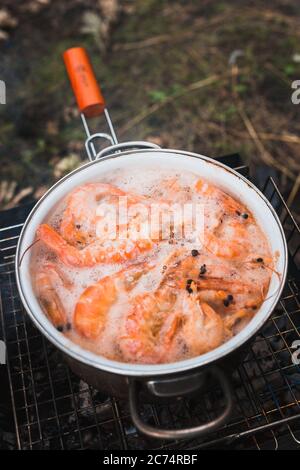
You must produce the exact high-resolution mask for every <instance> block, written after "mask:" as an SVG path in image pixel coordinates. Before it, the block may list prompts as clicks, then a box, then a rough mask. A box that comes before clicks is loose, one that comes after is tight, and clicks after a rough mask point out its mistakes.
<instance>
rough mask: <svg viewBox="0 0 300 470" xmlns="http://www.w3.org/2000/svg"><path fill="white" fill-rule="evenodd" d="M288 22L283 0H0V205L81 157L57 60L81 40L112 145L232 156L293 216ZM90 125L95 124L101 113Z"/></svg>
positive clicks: (34, 192) (294, 44)
mask: <svg viewBox="0 0 300 470" xmlns="http://www.w3.org/2000/svg"><path fill="white" fill-rule="evenodd" d="M1 12H2V13H1ZM3 12H4V13H3ZM3 14H4V16H3ZM299 17H300V7H299V5H298V2H297V1H292V0H274V1H272V2H266V1H259V0H252V1H246V0H244V1H243V2H241V1H229V2H228V1H226V2H225V1H212V0H203V1H201V2H198V1H192V0H188V1H183V0H182V1H179V0H174V1H166V0H132V1H129V0H127V1H120V2H117V0H98V1H93V0H85V1H83V0H73V1H67V0H31V1H28V2H21V1H11V0H10V1H9V0H2V2H1V7H0V51H1V63H0V79H3V80H5V82H6V86H7V104H6V105H0V142H1V148H0V159H1V185H0V204H1V206H0V207H1V208H5V207H10V206H12V205H16V204H18V203H19V202H20V201H23V200H28V198H36V197H39V196H40V195H41V194H42V193H43V192H44V191H45V189H46V188H47V187H49V186H50V185H51V184H52V183H53V182H54V181H56V180H57V179H58V178H60V177H61V176H62V175H63V174H65V173H66V172H67V171H69V170H71V169H73V168H74V167H76V166H78V165H79V164H80V163H81V161H83V159H84V158H86V157H85V153H84V145H83V142H84V132H83V129H82V125H81V121H80V118H79V116H78V112H77V110H76V107H75V104H74V97H73V95H72V92H71V90H70V86H69V82H68V79H67V77H66V74H65V70H64V66H63V62H62V58H61V54H62V52H63V51H64V50H65V49H66V48H68V47H70V46H73V45H83V46H85V47H86V48H87V49H88V51H89V54H90V56H91V59H92V62H93V64H94V68H95V71H96V75H97V78H98V79H99V82H100V83H101V85H102V90H103V93H104V95H105V97H106V100H107V105H108V108H109V110H110V112H111V116H112V119H113V122H114V124H115V128H116V130H117V133H118V137H119V139H120V140H131V139H133V140H149V141H154V142H156V143H159V144H160V145H162V146H164V147H169V148H178V149H186V150H189V151H195V152H198V153H202V154H205V155H208V156H212V157H215V156H218V155H221V154H225V153H234V152H240V153H241V154H242V156H243V158H245V160H246V161H247V162H248V163H249V164H250V165H251V167H252V169H253V170H254V171H256V172H257V171H258V170H259V169H261V168H263V169H264V171H265V168H266V165H267V167H268V168H269V169H270V171H271V172H272V173H274V174H276V177H277V179H278V182H279V185H280V187H281V189H282V190H283V192H284V193H285V196H286V197H287V198H288V199H289V202H290V203H293V208H294V210H295V211H296V212H298V213H299V212H300V211H298V210H297V201H298V199H297V188H298V184H300V178H299V168H300V157H299V148H300V147H299V145H300V120H299V111H300V105H295V104H293V103H292V101H291V94H292V88H291V84H292V82H293V81H294V80H297V79H300V47H299V37H300V31H299V28H298V25H299ZM91 125H92V127H93V128H94V129H97V130H98V131H103V130H105V122H104V119H103V118H97V119H95V120H92V122H91ZM297 178H298V180H297Z"/></svg>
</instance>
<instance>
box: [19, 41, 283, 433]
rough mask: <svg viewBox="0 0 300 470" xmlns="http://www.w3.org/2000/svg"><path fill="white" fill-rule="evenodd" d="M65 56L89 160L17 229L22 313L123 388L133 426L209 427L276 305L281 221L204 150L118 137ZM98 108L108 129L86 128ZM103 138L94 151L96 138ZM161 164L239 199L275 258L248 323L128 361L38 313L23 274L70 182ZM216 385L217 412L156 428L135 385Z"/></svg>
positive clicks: (84, 63) (68, 355) (85, 76)
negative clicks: (89, 346) (206, 347)
mask: <svg viewBox="0 0 300 470" xmlns="http://www.w3.org/2000/svg"><path fill="white" fill-rule="evenodd" d="M64 58H65V63H66V66H67V70H68V73H69V77H70V79H71V84H72V87H73V90H74V92H75V95H76V97H77V101H78V105H79V108H80V110H81V112H82V114H81V117H82V120H83V124H84V127H85V130H86V133H87V140H86V149H87V153H88V157H89V159H90V162H89V163H87V164H85V165H83V166H82V167H80V168H78V169H76V170H74V171H73V172H72V173H70V174H68V175H67V176H65V177H64V178H62V179H61V180H60V181H58V182H57V183H56V184H55V185H54V186H52V187H51V188H50V189H49V190H48V191H47V193H46V194H45V195H44V196H43V197H42V198H41V199H40V200H39V201H38V202H37V204H36V205H35V207H34V208H33V210H32V211H31V213H30V215H29V216H28V218H27V220H26V222H25V224H24V227H23V230H22V232H21V235H20V238H19V242H18V247H17V251H16V277H17V284H18V289H19V293H20V296H21V299H22V302H23V304H24V306H25V309H26V310H27V313H28V315H29V316H30V318H31V320H32V321H33V322H34V324H35V325H36V327H37V328H38V329H39V330H40V331H41V332H42V333H43V335H44V336H45V337H46V338H47V339H48V340H49V341H50V342H51V343H52V344H53V345H54V346H56V347H57V348H58V349H60V351H61V352H62V353H63V355H64V357H65V359H66V361H67V362H68V364H69V365H70V367H71V369H72V370H73V371H74V372H75V373H76V374H77V375H79V376H80V377H81V378H83V379H84V380H85V381H86V382H88V383H89V384H91V385H92V386H94V387H95V388H97V389H99V390H102V391H104V392H106V393H109V394H111V395H115V396H120V395H121V396H122V395H123V396H124V395H128V396H129V404H130V411H131V416H132V419H133V422H134V424H135V425H136V427H137V428H138V429H139V430H140V431H142V432H143V433H145V434H147V435H149V436H151V437H156V438H162V439H178V438H194V437H196V436H200V435H203V434H206V433H208V432H210V431H213V430H215V429H216V428H218V427H219V426H221V425H222V424H224V422H225V421H226V420H227V419H228V417H229V416H230V412H231V410H232V406H233V395H232V391H231V386H230V368H234V367H235V366H236V364H237V362H238V361H239V360H240V359H241V351H242V350H244V349H245V347H246V345H247V344H248V343H249V342H250V341H251V339H253V338H254V336H255V335H256V333H257V332H258V331H259V330H260V329H261V328H262V326H263V325H264V324H265V322H266V321H267V320H268V318H269V317H270V315H271V313H272V311H273V309H274V308H275V306H276V304H277V302H278V300H279V298H280V294H281V291H282V289H283V286H284V282H285V278H286V272H287V258H288V255H287V245H286V241H285V237H284V232H283V229H282V226H281V223H280V221H279V219H278V217H277V215H276V213H275V211H274V209H273V207H272V206H271V204H270V203H269V201H268V200H267V199H266V198H265V197H264V195H263V194H262V193H261V192H260V191H259V190H258V189H257V188H256V187H255V186H254V185H253V184H252V183H251V182H249V181H248V180H247V179H246V178H244V177H243V176H241V175H240V174H238V173H237V172H235V171H234V170H232V169H230V168H228V167H227V166H225V165H223V164H221V163H219V162H217V161H215V160H213V159H210V158H208V157H205V156H203V155H199V154H195V153H191V152H185V151H179V150H169V149H161V148H159V147H158V146H157V145H155V144H151V143H149V142H125V143H121V144H119V143H118V142H117V137H116V134H115V132H114V129H113V126H112V123H111V120H110V117H109V113H108V111H107V109H106V108H105V104H104V100H103V97H102V95H101V92H100V89H99V87H98V85H97V83H96V80H95V77H94V75H93V72H92V68H91V65H90V62H89V60H88V58H87V55H86V53H85V51H84V50H83V49H82V48H73V49H71V50H68V51H66V53H65V57H64ZM102 112H104V114H105V116H106V119H107V122H108V125H109V128H110V134H103V133H101V134H92V135H91V134H90V132H89V128H88V125H87V121H86V116H87V117H91V116H96V115H99V114H101V113H102ZM103 137H104V138H105V139H107V140H109V141H110V145H109V146H108V147H106V148H105V149H104V150H102V151H100V152H98V153H97V152H96V148H95V144H96V140H97V139H99V138H103ZM137 167H138V168H142V169H143V170H144V171H145V172H146V171H147V169H153V168H162V169H168V168H172V170H174V169H175V170H176V171H178V172H185V171H191V172H193V173H195V174H198V175H199V176H201V177H203V178H205V179H207V180H209V181H210V182H212V183H213V184H214V185H216V186H218V187H220V188H221V189H223V190H225V191H226V192H228V193H230V194H231V195H232V196H233V197H235V198H236V199H238V200H240V201H241V202H242V203H243V204H245V205H246V206H247V207H248V208H249V210H250V211H251V212H252V213H253V215H254V217H255V219H256V221H257V222H258V224H259V225H260V226H261V227H262V229H263V231H264V233H265V235H266V237H267V239H268V241H269V244H270V247H271V251H272V253H273V255H274V259H275V270H276V272H277V274H276V273H275V272H274V273H273V274H272V277H271V282H270V286H269V290H268V293H267V295H266V300H265V301H264V302H263V304H262V305H261V307H260V309H259V310H258V312H257V313H256V314H255V316H254V317H253V319H252V320H251V321H250V322H249V323H248V325H247V326H246V327H245V328H244V329H243V330H242V331H240V333H238V334H237V335H236V336H234V337H233V338H231V339H230V340H229V341H227V342H226V343H224V344H222V345H221V346H219V347H218V348H216V349H214V350H212V351H210V352H208V353H206V354H203V355H201V356H198V357H193V358H191V359H187V360H183V361H179V362H174V363H167V364H158V365H147V364H143V365H141V364H127V363H121V362H117V361H113V360H109V359H106V358H105V357H102V356H99V355H96V354H94V353H92V352H90V351H88V350H85V349H83V348H82V347H80V346H79V345H77V344H74V343H73V342H72V341H71V340H69V339H68V338H67V337H66V336H64V335H63V334H62V333H60V332H59V331H57V329H56V328H55V327H54V326H53V325H52V323H51V321H50V320H49V319H48V318H47V317H46V316H45V314H44V312H43V310H42V308H41V305H40V304H39V301H38V299H37V297H36V295H35V292H34V288H33V284H32V280H31V274H30V256H31V255H30V250H29V249H28V248H29V247H30V246H31V245H32V243H33V241H34V239H35V234H36V230H37V228H38V226H39V225H40V224H41V223H42V222H43V221H44V220H45V218H46V217H47V215H48V214H49V212H50V211H51V210H52V209H53V208H54V207H55V206H56V204H58V203H59V202H60V201H61V200H62V198H64V197H65V196H66V195H67V194H68V193H70V191H72V189H74V188H75V187H77V186H79V185H82V184H84V183H87V182H90V181H94V180H95V179H97V180H99V179H101V178H102V177H105V176H106V175H111V174H113V173H114V172H115V171H116V170H118V169H122V168H126V169H127V170H128V169H130V168H132V169H134V168H137ZM209 376H210V377H212V378H213V379H214V380H215V381H217V382H218V383H219V385H220V388H221V389H222V391H223V395H224V403H225V406H224V409H223V411H222V413H221V415H219V416H218V417H216V418H214V419H213V420H211V421H209V422H207V423H205V424H201V425H199V426H196V427H192V428H187V429H173V430H172V429H161V428H156V427H155V426H150V425H148V424H146V423H144V422H143V421H142V419H141V418H140V416H139V413H138V400H139V389H142V390H143V391H144V392H146V394H147V396H148V397H149V396H151V397H153V398H155V399H162V400H163V399H168V400H169V401H170V399H171V398H172V397H173V398H174V397H181V396H184V395H187V394H192V393H194V394H195V393H197V391H200V389H203V387H204V386H205V384H206V382H207V380H208V377H209Z"/></svg>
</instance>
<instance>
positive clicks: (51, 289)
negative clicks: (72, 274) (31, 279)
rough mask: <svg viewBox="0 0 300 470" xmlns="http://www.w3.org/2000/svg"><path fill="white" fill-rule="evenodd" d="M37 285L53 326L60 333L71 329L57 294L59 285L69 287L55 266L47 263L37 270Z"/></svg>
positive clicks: (44, 308) (39, 297)
mask: <svg viewBox="0 0 300 470" xmlns="http://www.w3.org/2000/svg"><path fill="white" fill-rule="evenodd" d="M35 283H36V284H35V285H36V291H37V295H38V299H39V301H40V303H41V305H42V307H43V310H44V311H45V313H46V315H47V316H48V317H49V319H50V320H51V322H52V323H53V325H54V326H55V327H56V328H57V329H58V330H59V331H63V330H64V329H69V328H70V325H69V323H68V322H67V316H66V312H65V309H64V307H63V303H62V301H61V299H60V297H59V295H58V294H57V285H58V284H62V283H64V284H65V286H66V287H68V286H69V284H68V282H67V281H64V280H63V279H62V276H61V273H59V271H58V270H57V269H56V267H55V266H54V264H51V263H47V264H45V265H43V266H42V267H40V268H39V269H38V270H37V272H36V277H35Z"/></svg>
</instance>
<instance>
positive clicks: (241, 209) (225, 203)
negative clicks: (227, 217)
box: [195, 179, 252, 221]
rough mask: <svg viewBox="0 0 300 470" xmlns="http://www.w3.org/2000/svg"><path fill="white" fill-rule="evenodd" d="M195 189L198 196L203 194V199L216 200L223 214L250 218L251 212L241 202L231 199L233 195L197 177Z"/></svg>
mask: <svg viewBox="0 0 300 470" xmlns="http://www.w3.org/2000/svg"><path fill="white" fill-rule="evenodd" d="M195 190H196V192H197V193H198V194H199V195H200V196H203V197H204V198H205V200H207V199H214V200H216V201H217V202H218V203H219V204H220V206H221V208H222V210H223V212H224V213H225V214H231V215H235V216H242V218H243V216H244V217H246V218H245V219H244V220H248V221H249V219H250V218H252V216H251V214H250V213H249V212H248V210H247V209H246V207H245V206H243V204H242V203H241V202H239V201H237V200H236V199H233V197H231V196H230V195H229V194H227V193H226V192H225V191H222V190H221V189H219V188H217V187H216V186H214V185H212V184H210V183H208V182H207V181H205V180H202V179H199V180H198V181H197V182H196V184H195Z"/></svg>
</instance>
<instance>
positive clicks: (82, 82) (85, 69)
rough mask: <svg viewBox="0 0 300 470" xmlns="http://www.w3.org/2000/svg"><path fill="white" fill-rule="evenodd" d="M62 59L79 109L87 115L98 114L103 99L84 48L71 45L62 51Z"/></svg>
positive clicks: (101, 110) (102, 104)
mask: <svg viewBox="0 0 300 470" xmlns="http://www.w3.org/2000/svg"><path fill="white" fill-rule="evenodd" d="M63 59H64V63H65V66H66V69H67V72H68V76H69V79H70V82H71V86H72V88H73V92H74V95H75V97H76V100H77V104H78V108H79V110H80V111H81V112H82V113H84V115H85V116H87V117H95V116H99V114H101V113H102V112H103V110H104V108H105V101H104V98H103V96H102V93H101V90H100V87H99V85H98V83H97V80H96V77H95V74H94V71H93V68H92V65H91V62H90V60H89V57H88V55H87V52H86V50H85V49H84V48H83V47H72V48H71V49H67V50H66V51H65V52H64V54H63Z"/></svg>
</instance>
